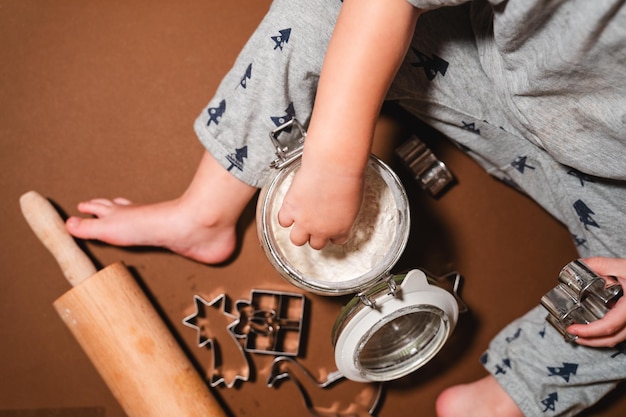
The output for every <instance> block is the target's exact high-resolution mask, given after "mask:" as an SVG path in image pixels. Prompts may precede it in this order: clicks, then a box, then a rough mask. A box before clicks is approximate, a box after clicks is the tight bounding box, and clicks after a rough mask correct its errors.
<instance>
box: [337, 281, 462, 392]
mask: <svg viewBox="0 0 626 417" xmlns="http://www.w3.org/2000/svg"><path fill="white" fill-rule="evenodd" d="M390 283H392V284H391V285H388V283H385V282H382V283H380V284H378V285H376V286H374V287H372V288H371V289H370V290H368V291H366V292H365V293H364V294H360V295H358V296H356V297H355V298H354V299H352V301H351V302H350V303H348V304H347V305H346V306H345V307H344V308H343V310H342V312H341V314H340V316H339V317H338V318H337V321H336V322H335V325H334V326H333V333H332V342H333V345H334V347H335V362H336V365H337V368H338V369H339V371H340V372H341V373H342V374H343V375H344V376H345V377H346V378H348V379H351V380H353V381H358V382H372V381H389V380H393V379H398V378H401V377H403V376H405V375H408V374H409V373H411V372H413V371H415V370H417V369H418V368H420V367H422V366H423V365H425V364H426V363H427V362H428V361H430V360H431V359H432V358H433V357H434V356H435V354H436V353H437V352H439V350H440V349H441V348H442V347H443V345H444V344H445V342H446V341H447V340H448V337H449V336H450V334H451V333H452V330H453V329H454V327H455V325H456V321H457V318H458V314H459V307H458V303H457V301H456V299H455V297H454V296H453V295H452V294H450V293H449V292H447V291H446V290H444V289H442V288H440V287H438V286H436V285H431V284H429V282H428V278H427V277H426V274H424V272H422V271H420V270H417V269H414V270H412V271H410V272H409V273H408V274H406V275H398V276H393V277H392V278H391V281H390ZM396 286H397V288H395V289H393V288H392V287H396ZM390 288H392V289H391V290H390Z"/></svg>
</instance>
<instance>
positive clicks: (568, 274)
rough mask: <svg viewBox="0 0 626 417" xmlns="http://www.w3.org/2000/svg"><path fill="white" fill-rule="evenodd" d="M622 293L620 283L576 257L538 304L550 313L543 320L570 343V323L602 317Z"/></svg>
mask: <svg viewBox="0 0 626 417" xmlns="http://www.w3.org/2000/svg"><path fill="white" fill-rule="evenodd" d="M622 294H623V291H622V286H621V285H620V284H619V282H617V281H616V280H615V279H613V278H610V277H600V276H599V275H597V274H596V273H595V272H593V271H592V270H591V269H589V267H588V266H587V265H586V264H585V263H584V262H582V261H581V260H580V259H578V260H575V261H572V262H570V263H569V264H567V265H566V266H565V267H564V268H563V269H562V270H561V273H560V274H559V284H558V285H557V286H556V287H554V288H553V289H552V290H550V291H549V292H548V293H547V294H546V295H544V296H543V297H542V298H541V304H542V305H543V307H544V308H545V309H546V310H548V313H549V314H548V316H547V317H546V320H547V321H548V322H549V323H550V324H551V325H552V326H554V328H555V329H556V330H558V331H559V333H561V334H562V335H563V337H564V338H565V340H566V341H568V342H573V341H574V340H576V338H577V336H574V335H571V334H569V333H567V328H568V327H569V326H570V325H572V324H587V323H590V322H592V321H595V320H599V319H601V318H602V317H604V315H605V314H606V313H607V312H608V311H609V309H610V308H611V307H612V306H613V304H614V303H615V301H617V299H618V298H619V297H621V296H622Z"/></svg>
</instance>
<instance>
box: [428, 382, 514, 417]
mask: <svg viewBox="0 0 626 417" xmlns="http://www.w3.org/2000/svg"><path fill="white" fill-rule="evenodd" d="M437 416H438V417H523V414H522V412H521V410H520V409H519V407H518V406H517V404H515V402H514V401H513V399H512V398H511V397H510V396H509V395H508V394H507V393H506V391H504V389H502V387H501V386H500V384H498V381H496V379H495V378H494V377H493V376H492V375H488V376H486V377H484V378H482V379H479V380H478V381H475V382H472V383H469V384H463V385H456V386H454V387H450V388H448V389H446V390H445V391H443V392H442V393H441V395H439V398H437Z"/></svg>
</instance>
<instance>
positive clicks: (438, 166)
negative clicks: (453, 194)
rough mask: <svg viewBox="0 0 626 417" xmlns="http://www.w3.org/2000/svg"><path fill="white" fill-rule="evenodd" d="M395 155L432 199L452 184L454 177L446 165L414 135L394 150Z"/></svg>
mask: <svg viewBox="0 0 626 417" xmlns="http://www.w3.org/2000/svg"><path fill="white" fill-rule="evenodd" d="M396 155H398V156H399V157H400V159H401V160H402V163H403V164H404V165H405V166H406V167H407V169H408V170H409V171H410V172H411V174H413V177H414V178H415V180H417V182H418V184H419V185H420V187H422V189H423V190H425V191H427V192H429V193H430V195H431V196H433V197H437V196H439V195H440V194H441V193H442V192H443V191H444V190H445V189H446V188H448V186H450V185H451V184H452V183H453V182H454V176H453V175H452V172H450V170H449V169H448V167H447V166H446V164H444V163H443V162H442V161H440V160H439V159H438V158H437V157H436V156H435V154H433V153H432V151H431V150H430V149H429V148H428V146H426V145H425V144H424V142H422V141H421V140H419V139H418V138H417V136H415V135H413V136H412V137H411V138H410V139H409V140H407V141H406V142H404V143H403V144H402V145H400V146H399V147H398V148H397V149H396Z"/></svg>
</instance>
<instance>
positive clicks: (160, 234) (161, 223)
mask: <svg viewBox="0 0 626 417" xmlns="http://www.w3.org/2000/svg"><path fill="white" fill-rule="evenodd" d="M255 192H256V189H255V188H254V187H251V186H249V185H247V184H244V183H243V182H241V181H239V180H238V179H237V178H235V177H234V176H232V175H231V174H230V173H229V172H228V171H226V170H225V169H224V168H222V166H221V165H219V164H218V163H217V162H216V161H215V160H214V159H213V157H212V156H211V155H210V154H209V153H207V152H205V156H204V157H203V159H202V161H201V162H200V166H199V167H198V170H197V172H196V175H195V177H194V179H193V181H192V182H191V184H190V186H189V188H188V189H187V191H186V192H185V193H184V194H183V196H182V197H180V198H178V199H175V200H171V201H166V202H162V203H157V204H150V205H136V204H132V203H131V202H130V201H128V200H126V199H123V198H117V199H114V200H108V199H94V200H90V201H86V202H82V203H80V204H79V205H78V210H79V211H80V212H81V213H85V214H90V215H93V216H95V217H96V218H80V217H70V218H69V219H68V220H67V222H66V227H67V230H68V231H69V233H70V234H72V235H73V236H75V237H78V238H81V239H96V240H100V241H103V242H106V243H110V244H112V245H118V246H158V247H163V248H167V249H169V250H171V251H173V252H176V253H178V254H181V255H183V256H186V257H188V258H191V259H194V260H196V261H199V262H204V263H209V264H216V263H220V262H223V261H225V260H227V259H228V258H229V257H230V256H231V255H232V253H233V252H234V250H235V246H236V243H237V242H236V231H235V227H236V225H237V221H238V220H239V216H240V215H241V213H242V211H243V209H244V208H245V206H246V205H247V204H248V202H249V201H250V199H251V198H252V196H253V195H254V193H255Z"/></svg>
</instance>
